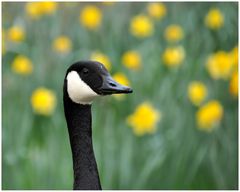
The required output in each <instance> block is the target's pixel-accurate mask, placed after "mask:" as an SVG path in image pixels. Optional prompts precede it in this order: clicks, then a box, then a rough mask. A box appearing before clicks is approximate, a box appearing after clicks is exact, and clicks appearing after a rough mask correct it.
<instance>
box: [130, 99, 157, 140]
mask: <svg viewBox="0 0 240 192" xmlns="http://www.w3.org/2000/svg"><path fill="white" fill-rule="evenodd" d="M160 117H161V113H160V112H159V111H157V110H156V109H154V108H153V107H152V105H151V104H150V103H148V102H144V103H142V104H140V105H139V106H138V107H137V108H136V110H135V111H134V113H133V114H131V115H130V116H128V118H127V123H128V124H129V125H130V126H131V127H132V128H133V132H134V133H135V134H136V135H139V136H141V135H144V134H146V133H154V132H155V131H156V125H157V122H158V121H159V120H160Z"/></svg>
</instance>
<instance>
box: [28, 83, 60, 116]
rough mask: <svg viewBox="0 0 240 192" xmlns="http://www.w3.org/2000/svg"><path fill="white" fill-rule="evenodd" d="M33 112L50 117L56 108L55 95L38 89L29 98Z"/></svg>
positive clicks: (46, 90) (41, 88)
mask: <svg viewBox="0 0 240 192" xmlns="http://www.w3.org/2000/svg"><path fill="white" fill-rule="evenodd" d="M31 104H32V108H33V111H34V112H35V113H37V114H40V115H51V114H52V113H53V112H54V109H55V107H56V96H55V93H54V92H53V91H51V90H49V89H46V88H43V87H40V88H38V89H36V90H35V91H34V92H33V94H32V96H31Z"/></svg>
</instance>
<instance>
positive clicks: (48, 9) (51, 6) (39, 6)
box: [25, 2, 57, 19]
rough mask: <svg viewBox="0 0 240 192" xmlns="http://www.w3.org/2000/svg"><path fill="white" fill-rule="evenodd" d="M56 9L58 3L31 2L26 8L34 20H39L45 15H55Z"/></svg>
mask: <svg viewBox="0 0 240 192" xmlns="http://www.w3.org/2000/svg"><path fill="white" fill-rule="evenodd" d="M56 9H57V3H56V2H29V3H26V6H25V10H26V12H27V14H28V15H29V16H30V17H31V18H33V19H37V18H39V17H40V16H42V15H44V14H53V13H54V12H55V11H56Z"/></svg>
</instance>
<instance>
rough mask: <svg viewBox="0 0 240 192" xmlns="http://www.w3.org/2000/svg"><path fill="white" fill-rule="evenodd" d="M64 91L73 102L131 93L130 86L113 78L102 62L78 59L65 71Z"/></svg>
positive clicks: (89, 102) (87, 102) (86, 102)
mask: <svg viewBox="0 0 240 192" xmlns="http://www.w3.org/2000/svg"><path fill="white" fill-rule="evenodd" d="M64 89H65V90H64V92H65V93H67V96H68V97H69V98H70V99H71V100H72V101H73V102H75V103H78V104H84V105H85V104H91V103H92V101H93V100H94V99H95V98H96V97H98V96H104V95H111V94H120V93H123V94H124V93H125V94H126V93H131V92H132V89H131V88H130V87H127V86H124V85H121V84H119V83H118V82H116V81H115V80H113V78H112V77H111V75H110V74H109V72H108V71H107V69H106V68H105V67H104V65H103V64H102V63H99V62H96V61H79V62H77V63H74V64H73V65H71V66H70V67H69V68H68V70H67V73H66V76H65V81H64Z"/></svg>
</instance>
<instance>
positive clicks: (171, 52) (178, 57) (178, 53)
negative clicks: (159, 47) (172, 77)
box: [162, 46, 185, 67]
mask: <svg viewBox="0 0 240 192" xmlns="http://www.w3.org/2000/svg"><path fill="white" fill-rule="evenodd" d="M184 58H185V52H184V48H183V47H181V46H177V47H169V48H167V49H165V51H164V53H163V55H162V59H163V62H164V64H165V65H167V66H168V67H177V66H179V65H181V64H182V62H183V60H184Z"/></svg>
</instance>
